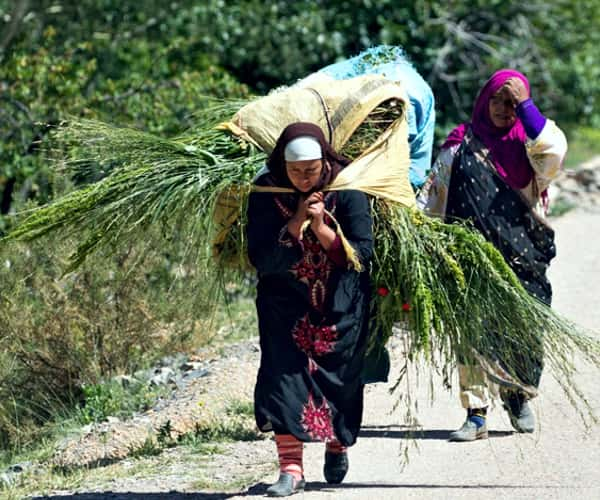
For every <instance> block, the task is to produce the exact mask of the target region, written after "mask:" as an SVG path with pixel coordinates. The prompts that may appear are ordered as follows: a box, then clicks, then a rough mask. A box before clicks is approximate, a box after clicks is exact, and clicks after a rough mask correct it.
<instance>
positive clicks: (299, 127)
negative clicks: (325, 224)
mask: <svg viewBox="0 0 600 500" xmlns="http://www.w3.org/2000/svg"><path fill="white" fill-rule="evenodd" d="M303 135H309V136H311V137H314V138H315V139H316V140H317V141H318V142H319V144H320V145H321V152H322V158H323V160H327V163H328V164H329V168H327V166H326V165H323V170H322V171H321V178H320V179H319V182H318V183H317V185H316V186H315V187H314V188H313V189H312V190H311V192H315V191H321V190H322V189H323V188H324V187H325V186H327V185H328V184H331V183H332V182H333V180H334V179H335V178H336V177H337V175H338V174H339V172H340V170H342V168H344V167H345V166H346V165H348V164H349V163H350V160H349V159H348V158H344V157H343V156H341V155H339V154H338V153H336V152H335V151H334V149H333V148H332V147H331V146H330V145H329V143H328V142H327V140H326V139H325V135H324V134H323V131H322V130H321V128H320V127H319V126H318V125H315V124H314V123H308V122H296V123H292V124H290V125H288V126H287V127H286V128H285V129H283V132H281V135H280V136H279V139H277V143H276V144H275V148H274V149H273V152H272V153H271V156H269V158H268V159H267V167H268V168H269V173H268V174H266V175H264V176H262V177H261V178H260V180H259V181H258V182H257V184H261V185H267V186H277V187H284V188H291V189H294V185H293V184H292V183H291V182H290V179H289V178H288V175H287V171H286V168H285V158H284V151H285V147H286V146H287V144H288V143H289V142H290V141H291V140H293V139H296V138H297V137H300V136H303Z"/></svg>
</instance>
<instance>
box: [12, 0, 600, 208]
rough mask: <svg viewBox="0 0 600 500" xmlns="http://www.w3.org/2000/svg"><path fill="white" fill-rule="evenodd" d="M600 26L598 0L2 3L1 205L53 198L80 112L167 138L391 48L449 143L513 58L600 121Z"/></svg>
mask: <svg viewBox="0 0 600 500" xmlns="http://www.w3.org/2000/svg"><path fill="white" fill-rule="evenodd" d="M599 23H600V0H578V1H576V2H570V1H567V0H553V1H551V2H548V1H545V0H531V1H530V2H522V1H516V0H492V1H483V0H470V1H466V0H451V1H448V2H440V1H433V0H416V1H414V2H397V1H392V0H380V1H377V2H375V1H372V0H331V1H324V0H316V1H314V0H311V1H308V0H298V1H294V2H288V1H284V0H275V1H272V2H262V1H259V0H228V1H225V0H205V1H203V2H197V1H195V0H175V1H173V2H162V1H160V0H145V1H144V2H138V1H133V0H123V1H117V0H81V1H78V2H73V1H70V0H21V1H20V2H9V1H8V0H0V62H1V67H0V138H1V139H0V165H1V169H2V170H1V171H0V202H1V203H0V212H2V213H6V212H7V211H8V210H9V208H10V206H11V204H10V202H11V199H14V200H16V201H19V200H20V199H24V198H27V197H32V196H35V197H38V199H39V200H40V201H44V200H45V199H46V198H47V197H48V196H50V195H51V186H49V185H48V180H47V179H48V175H47V174H48V172H47V162H46V161H45V160H44V159H43V158H42V157H41V155H40V154H39V148H38V141H39V139H40V138H42V137H45V136H46V133H47V131H48V124H55V123H57V122H59V121H60V120H61V119H64V118H65V117H66V116H68V115H81V116H85V117H89V118H101V119H106V120H109V121H111V122H119V123H123V124H127V125H133V126H135V127H137V128H141V129H143V130H147V131H150V132H155V133H159V134H161V135H167V136H168V135H172V134H174V133H177V132H179V131H181V130H182V129H185V128H186V127H187V126H188V125H189V124H190V123H191V119H190V117H191V116H192V114H193V113H194V112H199V111H201V109H202V106H203V104H202V102H203V96H204V95H213V96H221V97H226V96H240V95H242V96H243V95H245V94H247V93H248V88H251V89H254V90H255V91H258V92H266V91H268V90H269V89H271V88H273V87H276V86H279V85H283V84H290V83H292V82H294V81H295V80H296V79H299V78H302V77H304V76H306V75H307V74H309V73H310V72H312V71H314V70H316V69H318V68H320V67H322V66H324V65H326V64H329V63H332V62H335V61H336V60H339V59H343V58H346V57H348V56H351V55H355V54H357V53H358V52H360V51H361V50H362V49H364V48H366V47H369V46H373V45H376V44H380V43H385V44H392V45H401V46H403V47H404V48H405V50H406V52H407V54H408V56H409V57H410V58H411V60H412V61H413V63H414V64H415V66H416V68H417V69H418V70H419V71H420V72H421V74H422V75H423V76H424V77H425V78H426V79H427V80H428V82H429V83H430V85H431V86H432V88H433V90H434V94H435V96H436V100H437V116H438V138H441V137H442V136H443V135H444V133H446V132H447V131H448V129H449V127H450V126H452V125H454V124H455V123H457V122H459V121H463V120H465V119H467V118H468V116H469V114H470V111H471V107H472V103H473V100H474V97H475V95H476V92H477V90H478V88H479V87H480V86H481V84H482V83H483V81H485V79H487V77H489V75H490V74H491V73H492V72H493V71H494V70H495V69H498V68H499V67H505V66H510V67H515V68H517V69H519V70H521V71H523V72H524V73H526V74H527V75H528V76H529V77H530V80H531V83H532V87H533V92H534V96H535V98H536V101H537V102H538V103H539V104H540V105H541V107H542V109H543V110H544V111H545V112H546V113H547V114H548V115H550V116H552V117H553V118H555V119H557V120H558V121H560V122H561V124H565V125H568V124H571V123H577V124H581V125H587V126H598V125H600V112H599V111H598V96H600V78H599V76H600V61H599V60H598V59H599V57H600V56H599V55H598V51H597V50H596V47H597V46H598V42H600V40H599V37H600V35H599V34H598V31H597V29H596V27H597V26H598V24H599ZM238 82H242V84H240V83H238ZM244 84H245V85H244ZM2 194H3V196H1V195H2Z"/></svg>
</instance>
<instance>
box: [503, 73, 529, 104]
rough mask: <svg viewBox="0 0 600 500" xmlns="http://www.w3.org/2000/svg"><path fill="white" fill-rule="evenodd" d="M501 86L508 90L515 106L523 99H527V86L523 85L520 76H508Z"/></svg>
mask: <svg viewBox="0 0 600 500" xmlns="http://www.w3.org/2000/svg"><path fill="white" fill-rule="evenodd" d="M503 88H505V89H506V90H507V91H508V93H509V95H510V98H511V99H512V101H513V103H514V105H515V106H518V105H519V104H521V103H522V102H523V101H526V100H527V99H529V91H528V90H527V87H525V84H524V83H523V80H521V79H520V78H516V77H513V78H509V79H508V80H506V82H505V83H504V85H503Z"/></svg>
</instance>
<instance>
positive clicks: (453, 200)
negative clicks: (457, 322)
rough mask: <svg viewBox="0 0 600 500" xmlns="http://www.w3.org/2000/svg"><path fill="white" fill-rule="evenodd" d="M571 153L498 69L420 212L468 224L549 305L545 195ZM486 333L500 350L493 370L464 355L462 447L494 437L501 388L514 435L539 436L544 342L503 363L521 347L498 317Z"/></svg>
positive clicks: (514, 77) (456, 134) (446, 152)
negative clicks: (491, 419)
mask: <svg viewBox="0 0 600 500" xmlns="http://www.w3.org/2000/svg"><path fill="white" fill-rule="evenodd" d="M566 151H567V142H566V139H565V136H564V134H563V133H562V131H561V130H560V129H559V128H558V127H557V126H556V124H555V123H554V122H553V121H552V120H550V119H548V118H546V117H545V116H544V115H542V113H541V112H540V111H539V110H538V108H537V107H536V105H535V104H534V102H533V100H532V99H531V94H530V87H529V82H528V81H527V78H526V77H525V76H524V75H523V74H521V73H519V72H518V71H514V70H511V69H503V70H500V71H497V72H496V73H494V74H493V75H492V77H491V78H490V79H489V80H488V81H487V82H486V83H485V84H484V86H483V88H482V89H481V91H480V92H479V95H478V97H477V100H476V101H475V106H474V108H473V114H472V117H471V122H470V123H463V124H461V125H459V126H458V127H456V128H455V129H454V130H453V131H452V132H451V133H450V134H449V135H448V137H447V139H446V141H445V142H444V144H443V145H442V149H441V152H440V154H439V156H438V158H437V160H436V162H435V165H434V167H433V169H432V172H431V174H430V176H429V179H428V180H427V182H426V183H425V185H424V186H423V189H422V191H421V193H420V195H419V197H418V204H419V206H420V207H421V208H422V209H423V210H424V211H425V212H426V213H428V214H431V215H437V216H441V217H443V218H444V219H445V221H446V222H452V221H455V220H469V221H470V222H471V223H472V224H473V226H474V227H475V228H476V229H478V230H479V231H480V232H481V233H482V234H483V236H484V237H485V238H486V239H487V240H488V241H489V242H491V243H492V244H493V245H494V246H495V247H496V248H497V249H498V250H499V251H500V252H501V253H502V255H503V257H504V259H505V260H506V262H507V263H508V265H509V266H510V267H511V268H512V270H513V271H514V272H515V274H516V275H517V277H518V278H519V280H520V281H521V283H522V285H523V287H524V288H525V289H526V290H527V291H528V292H529V293H530V294H531V295H533V296H534V297H536V298H537V299H539V300H540V301H542V302H544V303H546V304H548V305H550V302H551V299H552V288H551V286H550V282H549V281H548V279H547V277H546V269H547V268H548V265H549V263H550V260H551V259H552V258H553V257H554V255H555V253H556V249H555V246H554V232H553V231H552V229H551V228H550V227H549V226H548V224H547V223H546V221H545V219H544V215H545V212H546V208H547V201H548V196H547V191H546V190H547V188H548V186H549V185H550V182H551V181H552V180H553V179H554V178H556V177H557V175H558V174H559V172H560V169H561V165H562V161H563V159H564V156H565V154H566ZM482 330H483V331H484V332H485V335H486V337H487V339H489V340H490V342H489V344H490V345H491V346H498V347H497V349H496V350H497V352H496V353H494V357H495V358H496V359H492V360H488V361H491V363H486V364H488V367H487V369H486V370H484V369H483V368H482V367H481V366H480V364H479V363H477V362H476V361H475V360H474V359H472V356H468V354H467V355H464V354H463V353H461V355H460V356H459V381H460V388H461V402H462V404H463V407H464V408H465V409H466V410H467V419H466V421H465V423H464V424H463V426H462V427H461V428H460V429H459V430H457V431H454V432H452V433H451V434H450V439H451V440H453V441H473V440H475V439H484V438H487V435H488V432H487V426H486V413H487V407H488V406H489V403H490V396H491V394H495V393H496V392H497V390H498V384H499V388H500V390H499V392H500V396H501V397H502V400H503V401H504V406H505V408H506V409H507V411H508V413H509V416H510V420H511V424H512V425H513V427H514V428H515V430H517V431H518V432H533V430H534V428H535V421H534V417H533V413H532V412H531V409H530V407H529V405H528V403H527V401H528V399H529V398H531V397H533V396H534V395H535V394H536V393H537V387H538V385H539V381H540V377H541V373H542V367H543V351H542V348H541V342H540V348H539V349H537V350H534V351H530V352H522V353H521V352H519V354H518V356H517V358H518V359H514V357H513V358H512V359H509V360H507V359H502V354H501V353H502V352H508V351H511V352H515V349H514V346H513V348H512V349H508V350H503V349H502V345H503V342H506V339H504V338H503V336H502V334H501V332H497V331H494V326H493V314H491V315H490V321H489V324H486V325H482ZM540 334H541V332H540ZM517 351H518V349H517ZM469 358H471V359H469ZM490 366H496V367H499V371H501V372H502V375H499V374H498V373H499V372H496V373H492V372H491V371H490V368H489V367H490Z"/></svg>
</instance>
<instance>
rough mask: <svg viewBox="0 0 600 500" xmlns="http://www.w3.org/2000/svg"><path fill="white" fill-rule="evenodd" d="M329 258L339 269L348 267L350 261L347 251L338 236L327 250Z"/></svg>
mask: <svg viewBox="0 0 600 500" xmlns="http://www.w3.org/2000/svg"><path fill="white" fill-rule="evenodd" d="M327 257H329V258H330V259H331V260H332V261H333V263H334V264H335V265H336V266H338V267H346V266H347V264H348V260H347V259H346V251H345V250H344V246H343V245H342V240H341V239H340V237H339V236H338V235H337V234H336V236H335V240H333V242H332V243H331V246H330V247H329V250H327Z"/></svg>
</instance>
